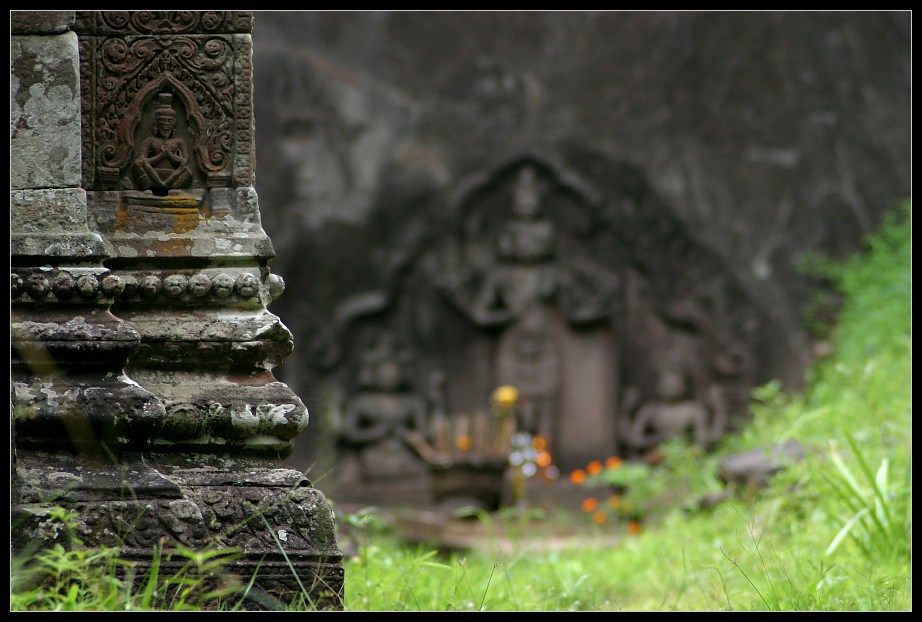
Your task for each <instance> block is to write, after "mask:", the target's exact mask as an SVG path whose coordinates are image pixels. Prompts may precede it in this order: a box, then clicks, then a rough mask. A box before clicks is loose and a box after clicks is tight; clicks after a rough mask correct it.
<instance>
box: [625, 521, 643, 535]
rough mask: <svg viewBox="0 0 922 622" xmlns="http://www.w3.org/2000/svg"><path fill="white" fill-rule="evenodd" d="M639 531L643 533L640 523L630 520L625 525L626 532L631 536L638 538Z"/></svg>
mask: <svg viewBox="0 0 922 622" xmlns="http://www.w3.org/2000/svg"><path fill="white" fill-rule="evenodd" d="M641 531H643V527H642V526H641V524H640V521H636V520H632V521H631V522H629V523H628V524H627V532H628V533H629V534H631V535H632V536H639V535H640V532H641Z"/></svg>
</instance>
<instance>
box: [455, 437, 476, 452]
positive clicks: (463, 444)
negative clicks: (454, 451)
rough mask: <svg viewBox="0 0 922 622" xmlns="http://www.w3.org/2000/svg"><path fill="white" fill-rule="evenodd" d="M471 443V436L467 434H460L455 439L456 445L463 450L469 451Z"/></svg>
mask: <svg viewBox="0 0 922 622" xmlns="http://www.w3.org/2000/svg"><path fill="white" fill-rule="evenodd" d="M471 444H472V442H471V437H470V436H467V435H464V436H459V437H458V438H457V439H455V447H457V448H458V449H460V450H461V451H467V450H468V449H470V448H471Z"/></svg>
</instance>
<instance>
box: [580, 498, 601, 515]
mask: <svg viewBox="0 0 922 622" xmlns="http://www.w3.org/2000/svg"><path fill="white" fill-rule="evenodd" d="M597 509H599V500H598V499H596V498H595V497H586V498H585V499H583V512H595V511H596V510H597Z"/></svg>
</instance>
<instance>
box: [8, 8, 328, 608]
mask: <svg viewBox="0 0 922 622" xmlns="http://www.w3.org/2000/svg"><path fill="white" fill-rule="evenodd" d="M251 25H252V14H251V13H249V12H239V11H205V12H200V11H126V12H98V11H88V12H85V11H80V12H77V17H76V21H75V24H74V29H75V32H76V33H78V35H79V41H77V40H76V39H75V35H74V34H73V33H69V34H68V35H62V36H60V37H59V38H58V39H55V40H56V41H64V40H65V39H66V42H67V44H68V46H69V47H67V50H66V53H65V52H63V51H62V54H61V56H62V58H61V64H62V68H50V67H46V66H45V65H44V64H43V63H47V62H48V59H49V58H50V57H51V52H49V51H48V50H53V49H57V48H54V47H53V46H52V45H51V43H48V42H45V41H41V42H39V41H38V40H39V39H42V40H44V39H48V41H52V38H49V37H41V38H39V37H19V38H18V39H20V41H17V42H14V47H15V50H16V54H15V55H14V57H15V58H16V59H17V61H16V62H17V63H18V65H17V70H16V71H14V72H13V75H12V81H11V110H12V112H13V116H12V117H11V125H12V128H11V130H12V131H11V135H12V140H13V146H14V147H17V148H18V150H21V151H22V152H23V154H22V159H23V175H24V176H27V177H28V179H26V180H25V181H22V182H21V183H23V184H29V185H28V186H27V187H22V188H20V187H17V186H16V185H15V184H14V187H13V190H14V191H13V193H12V196H11V218H10V221H11V242H12V244H11V246H12V253H11V264H12V265H11V271H10V292H11V302H12V305H13V307H12V318H11V320H12V321H11V346H12V347H11V367H12V378H11V380H12V386H11V389H12V399H11V406H12V419H13V424H14V430H15V447H14V448H13V449H14V465H13V467H14V469H13V476H14V477H13V482H12V484H13V485H12V490H11V495H12V498H13V519H14V523H15V524H16V535H15V536H14V541H13V550H14V551H19V552H22V551H29V550H31V548H32V547H33V546H43V545H49V544H50V543H53V542H58V543H63V544H65V545H84V546H118V547H119V548H120V555H121V556H122V557H123V558H124V559H128V560H131V561H134V562H136V563H137V566H138V570H139V572H140V574H139V575H137V576H141V575H143V572H144V571H145V570H146V569H147V568H150V567H151V566H152V564H153V563H155V562H154V554H153V551H154V549H155V547H157V546H164V547H166V549H168V550H169V549H172V548H174V547H177V546H180V545H181V546H183V547H187V548H192V549H195V550H214V549H227V548H229V547H235V548H239V550H240V551H241V553H242V557H241V558H240V559H239V560H236V561H234V562H233V563H232V564H231V565H230V567H228V568H227V569H226V570H227V578H228V579H229V580H232V581H236V582H237V583H238V584H244V585H245V584H247V583H250V582H251V580H252V583H251V586H252V591H251V595H250V597H249V600H248V601H247V602H246V603H244V604H243V605H242V606H243V608H244V609H251V608H255V609H267V608H270V609H283V608H285V607H286V606H288V605H289V604H291V603H292V602H293V600H294V599H295V597H299V598H304V599H306V601H310V603H313V604H314V605H315V606H317V607H318V608H320V609H341V608H342V593H343V569H342V555H341V553H340V551H339V549H338V548H337V545H336V539H335V529H334V516H333V513H332V510H331V508H330V504H329V502H328V501H327V500H326V498H325V497H324V495H323V493H321V492H320V491H319V490H316V489H314V488H313V487H312V486H311V483H310V482H309V481H307V480H306V479H304V478H303V477H301V475H300V473H298V472H297V471H292V470H288V469H280V468H277V467H278V466H279V463H280V458H281V457H283V456H284V455H285V453H286V452H288V451H290V449H291V446H292V442H293V439H294V438H295V437H297V436H298V435H299V434H300V433H301V432H303V431H304V430H305V428H306V427H307V424H308V411H307V408H306V407H305V406H304V404H303V402H302V401H301V399H300V398H299V397H298V396H297V395H296V394H295V393H294V392H292V391H291V389H290V388H289V387H288V386H287V385H285V384H284V383H282V382H280V381H278V380H277V379H276V378H275V377H274V376H273V374H272V369H273V368H274V367H276V366H277V365H278V364H279V363H280V362H281V361H282V360H283V359H284V358H285V357H286V356H287V355H288V354H289V353H290V352H291V350H292V339H291V333H290V332H289V331H288V329H287V328H286V327H285V326H284V324H282V322H281V320H280V319H279V318H278V317H277V316H275V315H274V314H272V313H269V312H268V311H267V309H266V306H267V305H268V304H269V303H270V302H271V301H272V300H273V299H274V298H275V297H277V296H279V295H280V294H281V292H282V290H283V289H284V283H283V281H282V280H281V278H280V277H277V276H273V275H271V274H270V271H269V267H268V262H269V260H270V259H272V258H273V257H274V256H275V254H274V250H273V248H272V243H271V241H270V240H269V238H268V236H267V235H266V234H265V232H264V231H263V229H262V227H261V223H260V216H259V206H258V201H257V196H256V191H255V189H254V188H253V181H254V157H253V119H252V66H251V59H250V57H251V53H252V51H251V47H252V43H251V40H250V35H249V34H248V33H249V30H250V28H251ZM33 40H35V41H34V42H33ZM59 47H60V46H59ZM78 51H79V56H80V57H79V67H80V70H81V73H80V82H79V84H80V89H79V91H78V89H77V86H76V84H77V83H76V82H74V81H73V80H71V82H70V83H69V84H71V85H72V86H73V89H74V90H73V93H74V94H77V93H78V92H79V93H80V96H81V99H79V100H76V102H73V101H72V102H70V103H71V106H72V109H71V110H70V112H72V113H78V114H76V118H77V119H78V120H77V123H81V119H82V133H80V132H79V131H78V136H79V139H80V140H81V144H77V145H76V147H77V151H76V152H75V154H76V160H75V162H77V163H78V164H79V161H80V154H81V153H82V155H83V169H82V170H83V173H82V178H81V176H79V175H78V176H77V178H76V179H74V178H73V176H72V177H71V179H63V178H61V176H60V175H58V176H55V175H54V174H52V175H50V176H49V178H48V179H42V180H40V181H37V180H36V179H35V177H36V175H37V174H38V173H39V172H41V171H42V170H43V169H42V167H44V169H48V168H53V165H54V163H53V162H39V161H38V160H36V156H37V155H41V152H40V151H39V150H37V148H36V145H35V143H34V140H33V139H35V138H36V137H42V136H45V137H47V138H46V140H48V142H49V143H52V144H53V140H52V138H57V137H52V132H53V131H57V130H58V127H57V125H56V124H58V125H63V124H61V123H59V121H60V118H59V117H60V115H59V116H58V117H56V116H54V115H53V114H50V113H48V111H46V110H44V109H41V106H40V104H41V105H44V103H46V102H42V101H38V100H37V99H36V98H38V96H39V95H41V94H42V93H44V92H45V91H44V89H46V88H49V87H51V88H55V89H60V88H62V87H61V86H60V84H59V82H60V81H61V80H64V79H72V78H74V77H75V76H74V74H73V69H74V68H75V67H77V66H78V63H77V54H78ZM30 54H31V56H29V55H30ZM30 59H32V60H31V61H30ZM36 59H37V60H36ZM33 61H34V62H33ZM65 61H66V62H65ZM29 62H32V65H29ZM14 64H15V63H14ZM27 65H28V67H27ZM64 65H66V67H63V66H64ZM27 69H28V71H27ZM17 72H18V73H17ZM29 72H31V73H29ZM59 74H60V75H59ZM29 80H31V82H29ZM56 81H57V82H56ZM55 93H57V91H55ZM27 94H31V95H32V97H33V99H29V98H28V97H27V96H26V95H27ZM61 95H62V93H57V95H56V96H59V97H60V96H61ZM74 103H78V107H73V104H74ZM13 104H15V105H13ZM17 106H18V107H17ZM37 107H38V108H39V109H40V112H43V114H35V113H34V112H30V111H31V110H32V109H35V108H37ZM45 108H48V106H47V105H46V106H45ZM59 112H60V111H59ZM30 115H31V116H30ZM70 120H72V119H68V121H70ZM33 121H34V123H35V124H36V126H33V125H30V123H31V122H33ZM27 129H28V130H30V132H31V131H32V130H35V132H33V133H25V134H24V133H23V130H27ZM66 129H68V130H71V129H72V128H71V127H67V128H66ZM70 133H71V134H72V132H70ZM27 138H28V139H30V140H32V142H27V140H26V139H27ZM16 141H19V143H18V144H17V143H16ZM59 142H60V141H59ZM14 151H15V150H14ZM16 155H17V154H16V153H14V157H15V156H16ZM72 168H73V167H71V169H72ZM71 172H73V171H72V170H71ZM52 173H54V171H52ZM81 183H82V187H73V188H66V187H65V186H77V185H78V184H81ZM42 184H50V185H51V186H53V187H49V188H47V189H45V188H41V186H42ZM37 188H41V189H37ZM103 262H105V264H103ZM187 475H188V477H187ZM53 504H57V505H61V506H63V507H65V508H66V509H67V510H68V511H69V512H71V513H72V514H73V516H74V518H73V519H72V523H73V524H72V525H70V526H67V527H65V526H63V525H61V524H59V523H56V521H55V520H54V519H53V518H52V517H51V516H50V515H49V511H50V510H51V509H52V507H53ZM69 529H72V530H73V534H74V535H75V536H77V538H79V541H76V540H75V541H74V542H68V541H67V538H66V537H65V535H62V534H65V533H66V532H67V531H68V530H69ZM171 570H173V571H177V570H179V567H178V566H177V565H175V564H172V563H171V562H169V561H168V560H167V561H166V565H165V566H164V565H161V567H160V571H161V572H169V571H171ZM234 577H236V578H234ZM305 590H306V592H305Z"/></svg>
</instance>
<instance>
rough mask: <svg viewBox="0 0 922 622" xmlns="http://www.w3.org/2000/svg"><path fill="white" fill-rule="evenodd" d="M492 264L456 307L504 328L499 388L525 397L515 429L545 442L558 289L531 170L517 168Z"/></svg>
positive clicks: (553, 391) (552, 399) (554, 369)
mask: <svg viewBox="0 0 922 622" xmlns="http://www.w3.org/2000/svg"><path fill="white" fill-rule="evenodd" d="M495 244H496V247H495V257H496V259H495V263H494V265H492V266H490V268H488V270H487V272H486V274H485V275H484V279H483V282H482V285H481V287H480V288H479V290H478V291H477V292H476V293H475V294H474V296H473V298H472V299H471V300H470V302H466V301H461V300H459V299H458V298H456V302H458V303H459V304H461V305H462V308H464V310H465V311H466V312H467V313H468V315H469V316H470V317H471V318H472V319H473V320H474V321H475V322H476V323H477V324H478V325H480V326H484V327H491V326H505V327H506V328H505V330H504V331H503V333H502V335H501V336H500V339H499V343H498V346H497V352H496V379H495V382H496V384H497V385H512V386H515V387H516V388H518V390H519V392H520V394H521V395H522V396H523V398H524V400H523V406H522V408H521V410H520V415H521V417H522V421H520V422H519V423H520V427H521V428H522V429H524V430H526V431H529V432H532V433H535V434H542V435H547V436H550V435H552V433H553V430H552V425H553V415H554V412H553V411H554V408H555V404H556V401H557V394H558V391H559V386H558V385H559V376H560V374H559V365H560V362H559V353H558V345H557V341H556V338H555V335H554V328H555V327H554V321H553V318H552V317H551V307H550V302H551V300H552V298H553V297H554V295H555V294H556V293H557V289H558V287H559V285H560V279H559V277H558V274H557V266H556V265H555V263H554V250H555V249H554V244H555V231H554V226H553V224H552V223H551V222H550V221H549V220H548V219H547V218H545V217H544V215H543V214H542V212H541V195H540V192H539V188H538V184H537V180H536V174H535V170H534V168H532V167H529V166H526V167H523V168H522V169H521V170H520V171H519V173H518V176H517V177H516V181H515V185H514V187H513V194H512V206H511V218H509V219H508V220H507V221H506V222H505V223H504V224H503V226H502V228H501V229H500V231H499V232H498V234H497V236H496V239H495Z"/></svg>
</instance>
